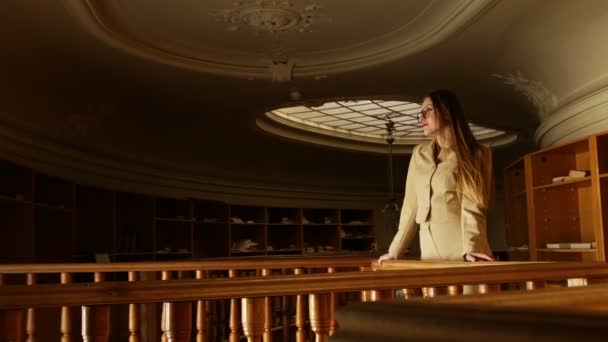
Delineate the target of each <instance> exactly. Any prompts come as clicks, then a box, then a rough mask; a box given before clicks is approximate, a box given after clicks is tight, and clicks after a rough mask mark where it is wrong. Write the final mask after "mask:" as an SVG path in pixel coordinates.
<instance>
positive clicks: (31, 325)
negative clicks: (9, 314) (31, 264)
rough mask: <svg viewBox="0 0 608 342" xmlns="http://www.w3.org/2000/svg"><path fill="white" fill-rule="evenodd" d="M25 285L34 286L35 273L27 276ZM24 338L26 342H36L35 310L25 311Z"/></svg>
mask: <svg viewBox="0 0 608 342" xmlns="http://www.w3.org/2000/svg"><path fill="white" fill-rule="evenodd" d="M27 284H28V285H35V284H36V274H35V273H28V274H27ZM25 336H26V341H27V342H36V309H34V308H29V309H27V318H26V321H25Z"/></svg>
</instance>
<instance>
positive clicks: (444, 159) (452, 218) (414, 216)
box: [389, 140, 493, 261]
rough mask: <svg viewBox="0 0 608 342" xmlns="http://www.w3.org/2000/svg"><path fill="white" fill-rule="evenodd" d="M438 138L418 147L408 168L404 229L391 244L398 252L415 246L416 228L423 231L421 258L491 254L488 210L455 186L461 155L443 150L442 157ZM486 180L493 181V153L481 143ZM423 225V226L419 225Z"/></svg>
mask: <svg viewBox="0 0 608 342" xmlns="http://www.w3.org/2000/svg"><path fill="white" fill-rule="evenodd" d="M435 144H436V143H435V140H432V141H431V142H429V143H426V144H421V145H418V146H416V147H415V148H414V151H413V153H412V158H411V159H410V165H409V168H408V171H407V179H406V184H405V198H404V201H403V207H402V209H401V217H400V219H399V230H398V232H397V234H396V235H395V237H394V238H393V242H392V243H391V246H390V248H389V253H390V255H392V256H394V257H399V256H400V255H402V254H403V252H404V251H405V249H406V248H407V247H408V246H409V245H410V243H411V242H412V240H413V238H414V236H415V235H416V232H419V233H420V234H419V236H420V250H421V253H422V254H421V259H422V260H454V261H456V260H459V261H462V258H463V255H464V254H465V253H467V252H481V253H485V254H487V255H491V250H490V246H489V243H488V239H487V234H486V210H485V209H482V208H480V207H478V206H477V205H476V204H475V203H474V202H473V201H472V200H471V199H470V198H469V197H468V196H466V195H461V194H459V193H458V192H457V191H456V173H457V171H456V166H457V162H458V161H457V157H456V154H455V152H454V151H452V150H449V149H442V150H441V152H440V153H439V155H438V157H437V160H436V159H435V156H434V149H435V148H438V146H435ZM477 157H478V158H483V161H484V162H483V164H482V165H485V166H487V167H485V168H484V174H485V175H486V181H487V182H489V183H488V184H489V185H493V182H492V155H491V151H490V149H489V148H487V147H485V146H484V147H482V149H480V151H479V153H478V156H477ZM418 225H419V226H418Z"/></svg>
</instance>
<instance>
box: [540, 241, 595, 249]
mask: <svg viewBox="0 0 608 342" xmlns="http://www.w3.org/2000/svg"><path fill="white" fill-rule="evenodd" d="M547 248H549V249H592V248H595V242H553V243H551V242H548V243H547Z"/></svg>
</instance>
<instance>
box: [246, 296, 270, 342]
mask: <svg viewBox="0 0 608 342" xmlns="http://www.w3.org/2000/svg"><path fill="white" fill-rule="evenodd" d="M264 307H265V300H264V298H242V299H241V310H242V316H241V317H242V320H243V334H244V335H245V336H246V337H247V341H248V342H258V341H262V336H263V335H264V326H265V319H264V316H265V309H264Z"/></svg>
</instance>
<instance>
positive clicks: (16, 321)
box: [0, 274, 23, 342]
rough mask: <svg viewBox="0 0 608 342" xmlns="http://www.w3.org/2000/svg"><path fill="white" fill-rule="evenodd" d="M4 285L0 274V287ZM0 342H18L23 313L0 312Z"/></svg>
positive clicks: (20, 335)
mask: <svg viewBox="0 0 608 342" xmlns="http://www.w3.org/2000/svg"><path fill="white" fill-rule="evenodd" d="M3 285H4V274H0V286H3ZM0 329H2V330H0V341H7V342H18V341H22V338H23V311H22V310H0Z"/></svg>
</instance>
